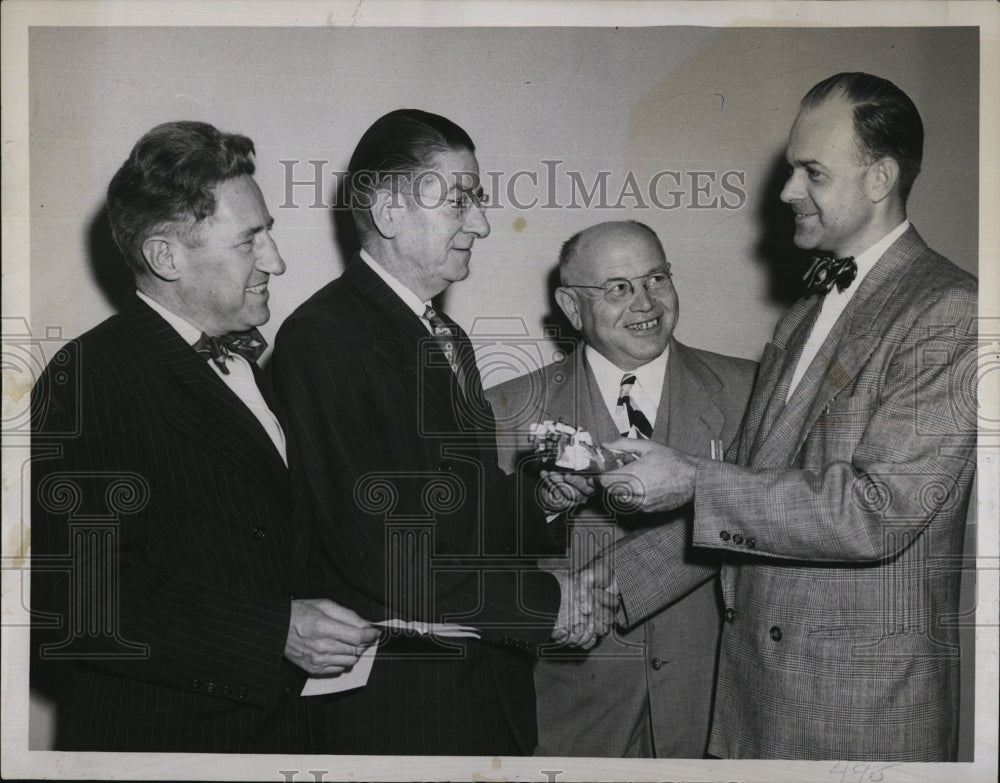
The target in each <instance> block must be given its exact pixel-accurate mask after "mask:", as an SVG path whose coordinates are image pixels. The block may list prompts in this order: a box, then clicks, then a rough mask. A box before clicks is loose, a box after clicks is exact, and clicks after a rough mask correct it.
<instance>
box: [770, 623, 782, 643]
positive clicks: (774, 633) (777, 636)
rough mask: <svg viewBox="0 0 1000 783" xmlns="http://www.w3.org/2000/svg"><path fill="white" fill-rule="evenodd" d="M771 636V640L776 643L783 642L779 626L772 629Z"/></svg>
mask: <svg viewBox="0 0 1000 783" xmlns="http://www.w3.org/2000/svg"><path fill="white" fill-rule="evenodd" d="M770 634H771V638H772V639H773V640H774V641H776V642H780V641H781V629H780V628H779V627H778V626H774V627H773V628H772V629H771V631H770Z"/></svg>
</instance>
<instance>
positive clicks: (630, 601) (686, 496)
mask: <svg viewBox="0 0 1000 783" xmlns="http://www.w3.org/2000/svg"><path fill="white" fill-rule="evenodd" d="M922 149H923V125H922V123H921V120H920V115H919V113H918V112H917V109H916V107H915V106H914V105H913V102H912V101H911V100H910V99H909V97H907V95H906V94H905V93H903V92H902V91H901V90H900V89H899V88H898V87H896V85H894V84H892V83H891V82H888V81H886V80H885V79H881V78H879V77H876V76H871V75H869V74H864V73H842V74H837V75H835V76H832V77H830V78H829V79H826V80H824V81H823V82H820V83H819V84H817V85H816V86H815V87H813V88H812V89H811V90H810V91H809V92H808V93H807V94H806V96H805V98H804V99H803V101H802V105H801V108H800V111H799V113H798V116H797V117H796V119H795V122H794V124H793V126H792V130H791V133H790V135H789V139H788V148H787V159H788V164H789V167H790V170H791V173H790V175H789V178H788V181H787V183H786V184H785V187H784V190H783V191H782V194H781V197H782V200H783V201H785V202H786V203H787V204H788V205H789V206H790V207H791V209H792V211H793V212H794V213H795V244H796V245H797V246H798V247H800V248H807V249H814V250H817V251H825V252H827V253H829V254H831V255H832V256H833V257H834V258H822V257H820V258H817V259H816V260H815V261H814V263H813V266H812V267H811V269H810V271H809V273H808V275H807V282H808V283H809V285H810V290H809V292H808V293H807V295H806V296H805V297H803V298H802V299H800V300H799V301H798V302H797V303H796V304H794V305H793V306H792V308H791V309H790V310H789V311H788V312H787V313H786V314H785V315H784V317H783V318H782V319H781V320H780V321H779V322H778V325H777V327H776V328H775V332H774V337H773V338H772V340H771V342H770V343H769V344H768V345H767V347H766V349H765V351H764V357H763V361H762V364H761V371H760V377H759V378H758V380H757V384H756V386H755V388H754V393H753V396H752V398H751V400H750V405H749V407H748V410H747V418H746V420H745V422H744V424H743V427H742V429H741V433H740V439H739V447H738V450H737V452H736V454H735V459H736V464H724V463H719V462H712V461H710V460H705V459H701V458H699V456H698V455H694V454H687V453H683V452H681V451H679V450H673V449H670V448H667V447H665V446H661V445H658V444H653V443H649V442H644V443H639V444H632V443H631V442H626V441H620V442H618V445H619V446H621V447H623V448H632V450H633V451H635V452H636V453H638V454H641V455H642V458H641V459H640V460H639V461H637V462H635V463H633V464H632V465H630V466H629V470H628V472H629V474H630V475H629V476H624V475H623V474H617V475H613V476H608V477H606V478H605V479H604V480H605V482H606V483H613V482H616V481H623V482H625V483H626V484H627V485H628V487H627V488H628V489H629V490H631V491H633V492H637V493H639V496H640V497H641V498H642V504H641V505H642V507H643V508H645V509H648V510H660V509H670V508H675V507H677V506H680V505H683V504H686V503H690V502H691V501H692V500H693V501H694V509H695V514H694V533H693V543H694V545H695V546H696V547H703V548H707V549H712V550H717V551H721V552H722V553H724V554H725V555H726V556H727V557H726V561H725V564H724V565H723V568H722V588H723V595H724V600H725V605H726V609H725V614H724V617H725V625H724V628H723V632H722V643H721V652H720V659H719V675H718V688H717V695H716V701H715V714H714V719H713V724H712V738H711V743H710V745H709V752H710V753H711V754H713V755H715V756H720V757H724V758H754V757H756V758H800V759H831V758H837V759H868V760H881V761H949V760H954V759H955V756H956V750H957V746H958V693H959V690H958V674H959V671H958V666H959V649H958V637H957V634H958V628H957V624H955V623H954V622H948V619H949V618H954V617H956V616H957V615H958V613H959V607H958V595H959V576H960V572H959V570H958V569H957V568H956V567H955V565H954V564H955V563H957V562H958V561H959V560H960V559H961V555H962V545H963V533H964V528H965V517H966V510H967V507H968V503H969V494H970V490H971V485H972V479H973V475H974V472H975V467H976V462H975V452H974V446H975V443H976V407H975V399H976V372H975V370H976V356H977V353H976V324H975V320H976V304H977V302H976V299H977V296H976V294H977V284H976V280H975V278H974V277H972V276H971V275H969V274H967V273H966V272H964V271H962V270H961V269H959V268H958V267H956V266H955V265H954V264H952V263H951V262H949V261H948V260H947V259H945V258H943V257H942V256H940V255H938V254H937V253H935V252H934V251H933V250H931V249H930V248H929V247H928V246H927V245H926V244H925V242H924V241H923V239H922V238H921V237H920V235H919V234H918V233H917V231H916V229H915V228H914V227H913V226H912V225H911V224H910V223H909V221H908V220H907V216H906V199H907V196H908V194H909V192H910V188H911V186H912V184H913V181H914V179H915V177H916V176H917V173H918V172H919V170H920V163H921V157H922ZM660 533H661V531H651V532H650V535H649V536H647V537H646V538H645V540H636V541H635V542H634V543H633V545H632V546H626V547H624V548H622V549H620V550H618V551H616V553H615V556H614V565H615V568H616V572H617V584H618V587H619V589H620V590H621V600H622V607H623V615H624V616H626V617H627V618H628V619H629V620H630V621H634V620H635V619H638V618H641V617H644V616H647V615H648V614H649V613H650V612H652V611H655V610H657V609H658V608H659V606H660V605H662V603H663V602H664V601H666V600H669V599H670V597H671V596H673V595H675V594H676V593H677V592H679V591H681V592H682V591H685V590H687V589H688V587H687V582H688V581H689V580H690V577H691V575H690V574H687V573H685V572H684V571H683V570H674V571H671V570H670V569H669V568H668V567H667V565H668V563H669V562H670V557H671V550H670V542H664V545H663V546H658V545H657V542H656V538H657V536H659V535H660ZM597 565H599V564H597V563H595V566H597Z"/></svg>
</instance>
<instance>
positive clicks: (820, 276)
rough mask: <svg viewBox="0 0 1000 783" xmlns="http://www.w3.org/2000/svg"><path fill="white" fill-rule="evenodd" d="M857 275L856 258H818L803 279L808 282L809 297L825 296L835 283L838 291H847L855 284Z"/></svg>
mask: <svg viewBox="0 0 1000 783" xmlns="http://www.w3.org/2000/svg"><path fill="white" fill-rule="evenodd" d="M857 274H858V265H857V264H856V263H854V256H848V257H847V258H833V257H832V256H816V257H815V258H814V259H813V262H812V266H810V267H809V271H808V272H806V273H805V276H804V277H803V278H802V279H803V280H805V282H806V294H807V295H808V296H812V295H813V294H819V295H820V296H824V295H826V294H827V293H829V291H830V289H831V288H833V286H834V283H836V285H837V290H838V291H844V290H846V289H847V288H848V287H849V286H850V285H851V283H853V282H854V278H855V276H856V275H857Z"/></svg>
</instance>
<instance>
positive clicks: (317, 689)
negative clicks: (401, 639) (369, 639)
mask: <svg viewBox="0 0 1000 783" xmlns="http://www.w3.org/2000/svg"><path fill="white" fill-rule="evenodd" d="M372 625H378V626H381V627H382V628H389V629H392V630H396V631H410V632H412V633H416V634H419V635H421V636H438V637H440V638H442V639H456V638H471V639H479V638H480V634H479V631H478V629H476V628H473V627H472V626H469V625H455V624H453V623H420V622H412V621H411V622H407V621H405V620H399V619H397V618H393V619H391V620H382V621H381V622H377V623H372ZM377 650H378V643H377V642H376V643H375V644H373V645H371V646H370V647H369V648H368V649H367V650H365V651H364V652H363V653H362V654H361V657H360V658H358V662H357V663H356V664H354V666H352V667H351V668H350V669H349V670H348V671H346V672H341V673H340V674H334V675H332V676H330V677H310V678H309V679H308V680H307V681H306V684H305V687H304V688H303V689H302V695H303V696H319V695H322V694H324V693H341V692H343V691H349V690H353V689H354V688H363V687H364V686H365V685H366V684H367V683H368V677H369V676H370V675H371V673H372V665H373V664H374V663H375V652H376V651H377Z"/></svg>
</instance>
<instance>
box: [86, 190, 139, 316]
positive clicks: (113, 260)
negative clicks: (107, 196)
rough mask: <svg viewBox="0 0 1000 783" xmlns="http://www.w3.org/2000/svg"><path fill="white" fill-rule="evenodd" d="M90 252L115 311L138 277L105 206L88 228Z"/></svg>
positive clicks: (99, 281)
mask: <svg viewBox="0 0 1000 783" xmlns="http://www.w3.org/2000/svg"><path fill="white" fill-rule="evenodd" d="M87 255H88V256H89V258H88V261H89V263H90V271H91V274H92V275H93V278H94V283H95V284H96V286H97V288H98V289H99V290H100V292H101V293H102V294H103V295H104V298H105V300H106V301H107V302H108V304H110V305H111V306H112V307H113V308H114V309H115V310H121V307H122V305H123V304H124V303H125V299H126V298H127V297H128V296H129V294H131V293H132V291H133V290H134V289H135V278H134V277H133V276H132V271H131V270H130V269H129V267H128V264H126V263H125V259H124V258H123V257H122V254H121V253H120V252H119V251H118V247H117V246H116V245H115V240H114V237H112V236H111V224H110V223H108V208H107V206H105V205H102V206H101V208H100V209H99V210H98V211H97V214H95V215H94V217H93V218H91V220H90V224H89V226H88V227H87Z"/></svg>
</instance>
